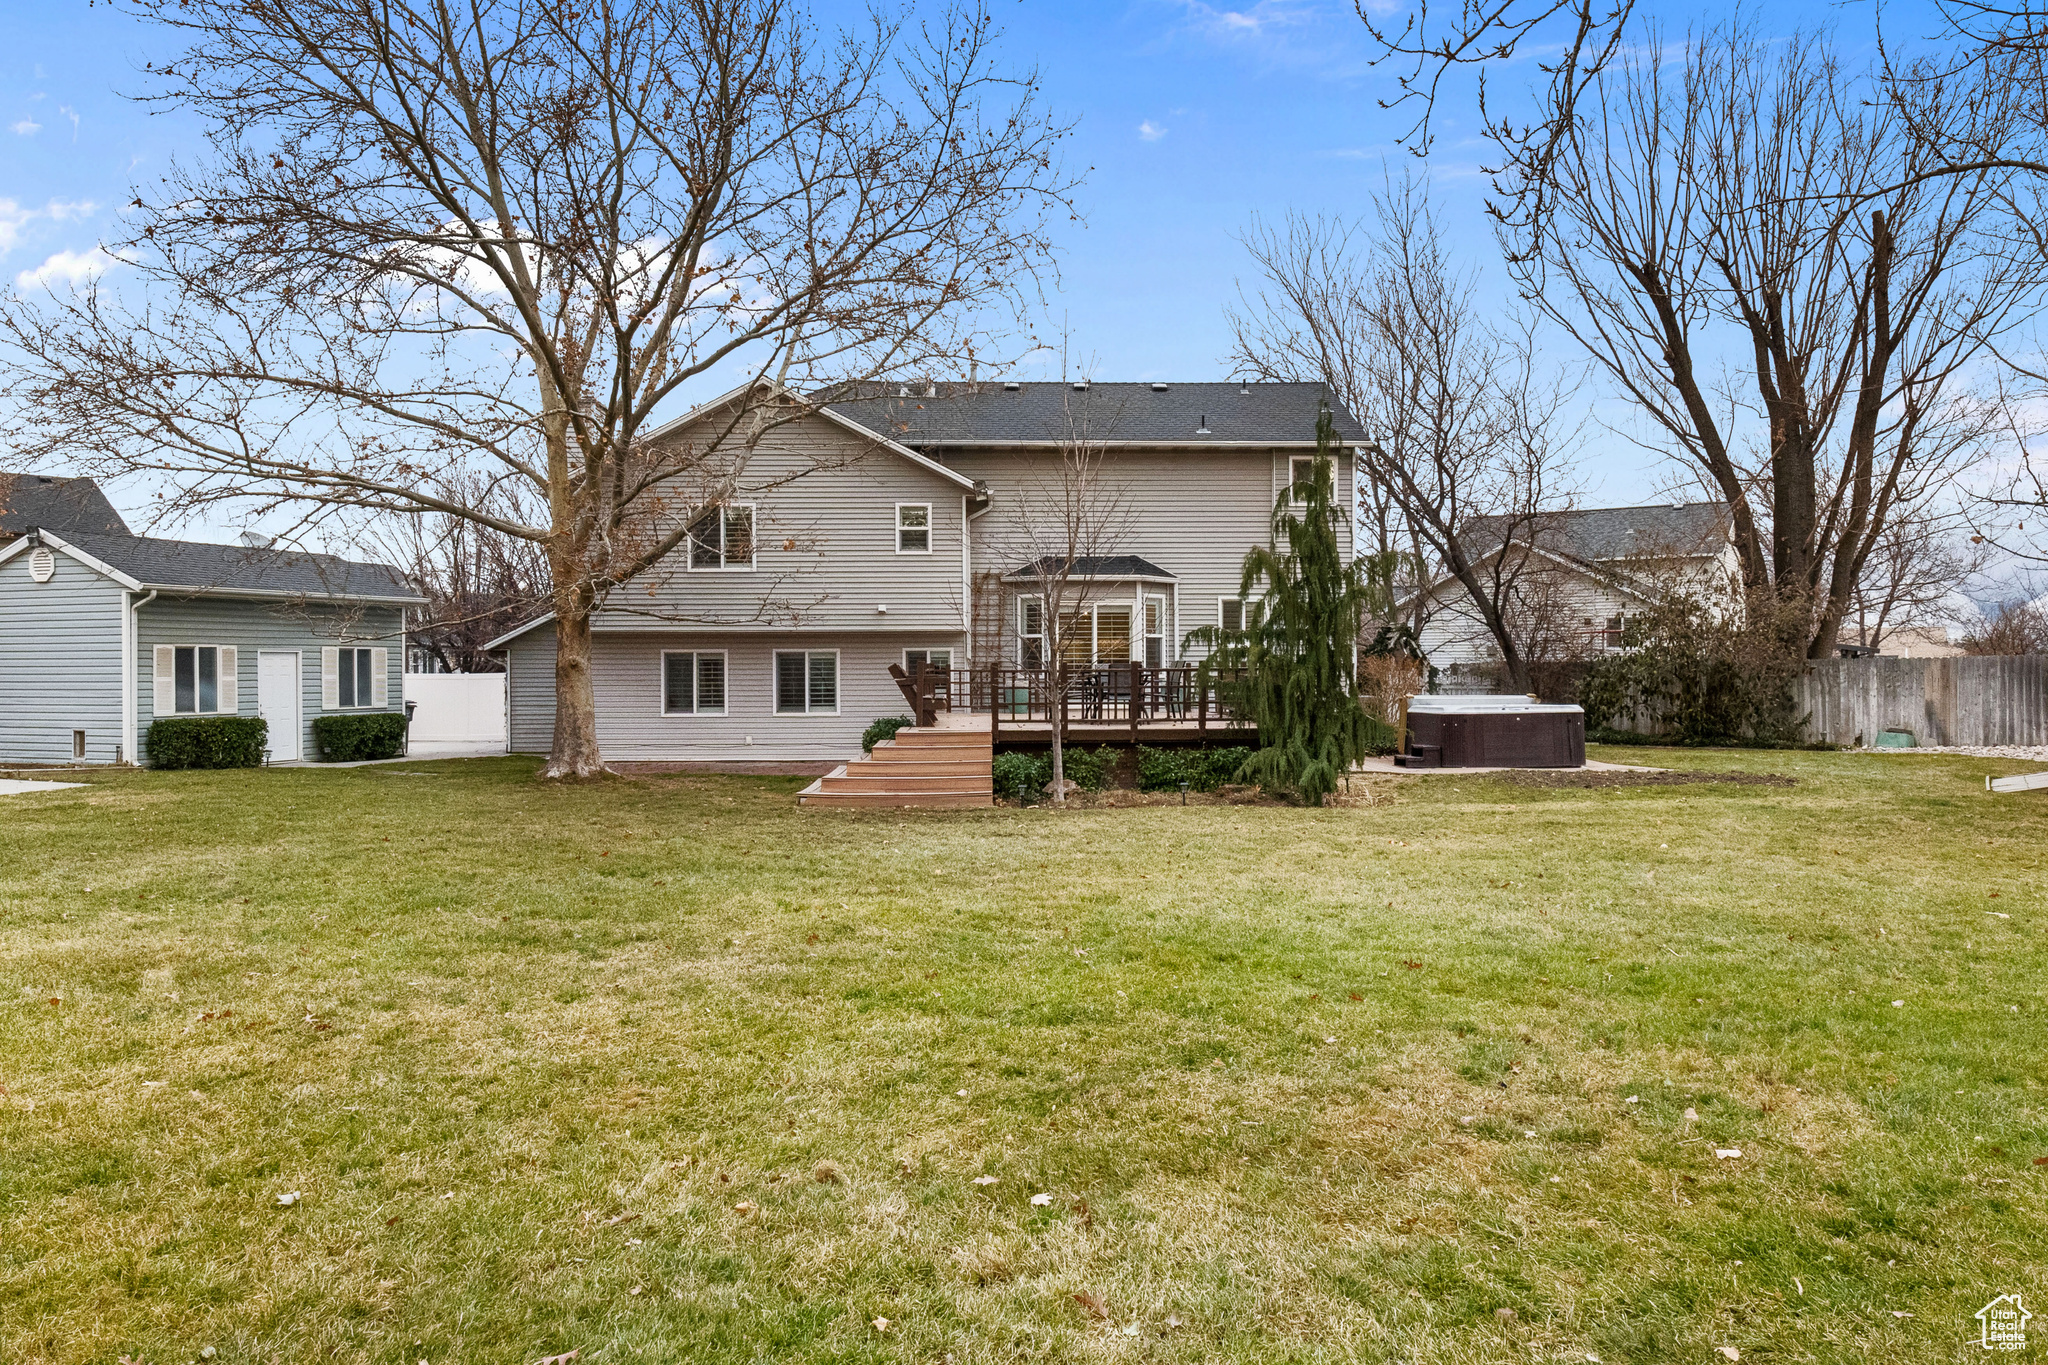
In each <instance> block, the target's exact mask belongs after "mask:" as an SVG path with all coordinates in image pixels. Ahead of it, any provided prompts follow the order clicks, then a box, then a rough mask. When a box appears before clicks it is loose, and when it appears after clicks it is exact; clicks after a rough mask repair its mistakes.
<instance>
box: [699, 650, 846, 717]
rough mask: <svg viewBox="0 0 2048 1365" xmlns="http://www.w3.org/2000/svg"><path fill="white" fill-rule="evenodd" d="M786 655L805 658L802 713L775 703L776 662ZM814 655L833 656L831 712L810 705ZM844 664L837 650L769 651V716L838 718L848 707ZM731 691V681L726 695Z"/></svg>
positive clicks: (727, 685) (727, 684) (727, 686)
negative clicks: (797, 655) (843, 709)
mask: <svg viewBox="0 0 2048 1365" xmlns="http://www.w3.org/2000/svg"><path fill="white" fill-rule="evenodd" d="M785 654H801V655H802V656H803V660H804V709H803V710H801V711H785V710H783V709H782V708H781V707H780V706H778V705H776V701H775V688H776V685H777V678H776V663H775V661H776V660H777V659H779V658H781V657H782V656H783V655H785ZM813 654H830V655H831V656H832V709H831V710H830V711H826V710H822V709H820V708H817V707H814V706H812V705H811V704H810V702H811V656H812V655H813ZM842 662H843V661H842V660H841V659H840V657H839V651H838V650H836V649H771V650H769V651H768V714H769V715H771V716H836V715H838V714H839V710H840V708H841V707H843V706H844V705H846V674H845V670H844V669H843V668H842V667H841V666H840V665H841V663H842ZM731 689H732V683H731V681H730V680H728V681H727V683H726V695H727V696H730V695H731Z"/></svg>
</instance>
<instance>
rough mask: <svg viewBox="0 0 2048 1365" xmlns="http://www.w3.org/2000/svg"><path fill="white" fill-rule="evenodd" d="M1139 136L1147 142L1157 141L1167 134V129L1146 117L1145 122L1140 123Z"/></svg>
mask: <svg viewBox="0 0 2048 1365" xmlns="http://www.w3.org/2000/svg"><path fill="white" fill-rule="evenodd" d="M1138 136H1139V137H1141V138H1143V139H1145V141H1147V142H1157V141H1159V139H1160V138H1163V137H1165V136H1166V130H1165V129H1164V128H1162V127H1160V126H1159V125H1158V124H1156V123H1154V122H1153V121H1152V120H1151V119H1146V120H1145V121H1144V122H1143V123H1141V124H1139V125H1138Z"/></svg>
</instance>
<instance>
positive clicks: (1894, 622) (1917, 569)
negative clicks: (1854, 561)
mask: <svg viewBox="0 0 2048 1365" xmlns="http://www.w3.org/2000/svg"><path fill="white" fill-rule="evenodd" d="M1990 560H1991V554H1990V551H1989V550H1988V549H1987V547H1986V546H1985V545H1984V543H1983V542H1982V540H1981V539H1980V540H1978V541H1976V542H1974V543H1973V542H1972V540H1971V538H1970V536H1969V527H1968V524H1967V522H1966V521H1965V519H1964V514H1963V512H1962V511H1961V510H1960V509H1956V508H1953V507H1947V506H1941V505H1937V504H1934V503H1932V502H1928V503H1924V504H1922V505H1920V506H1917V507H1911V508H1908V509H1906V510H1905V511H1904V512H1902V513H1900V514H1899V515H1898V516H1895V517H1893V518H1892V519H1891V521H1890V522H1889V523H1888V524H1887V525H1886V526H1885V528H1884V531H1883V534H1881V535H1880V536H1879V537H1878V541H1877V544H1876V545H1875V546H1874V547H1873V548H1872V550H1871V553H1870V556H1869V558H1868V559H1866V560H1865V561H1864V564H1863V575H1862V577H1860V578H1859V579H1857V581H1856V587H1855V590H1854V592H1853V594H1852V596H1851V599H1850V611H1849V615H1848V617H1847V619H1846V620H1844V622H1843V633H1844V634H1845V635H1848V636H1851V637H1853V640H1854V643H1856V644H1859V645H1867V646H1869V647H1870V648H1872V649H1879V648H1882V647H1883V645H1884V642H1885V640H1886V639H1887V638H1889V637H1890V636H1891V635H1893V634H1895V633H1896V632H1898V631H1902V630H1912V629H1915V628H1917V627H1923V626H1942V625H1948V624H1950V622H1951V621H1952V620H1953V618H1954V615H1955V613H1956V610H1957V605H1958V603H1959V602H1960V601H1961V600H1962V596H1963V593H1964V592H1965V591H1966V590H1967V588H1968V586H1969V585H1970V584H1971V583H1972V582H1974V581H1975V580H1977V579H1978V578H1979V577H1980V576H1981V575H1982V574H1983V573H1984V571H1985V569H1986V568H1987V567H1988V566H1989V564H1990Z"/></svg>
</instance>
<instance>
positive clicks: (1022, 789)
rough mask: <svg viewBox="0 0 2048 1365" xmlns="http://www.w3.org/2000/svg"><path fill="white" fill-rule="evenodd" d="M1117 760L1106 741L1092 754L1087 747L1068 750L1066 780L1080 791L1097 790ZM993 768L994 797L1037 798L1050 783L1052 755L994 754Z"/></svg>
mask: <svg viewBox="0 0 2048 1365" xmlns="http://www.w3.org/2000/svg"><path fill="white" fill-rule="evenodd" d="M1116 759H1117V754H1116V750H1114V749H1112V748H1110V747H1109V746H1108V745H1107V744H1105V745H1103V746H1102V747H1101V748H1100V749H1097V750H1095V751H1094V752H1093V753H1090V752H1089V751H1088V750H1086V749H1069V750H1067V753H1066V769H1067V781H1069V782H1072V783H1074V784H1076V785H1077V786H1079V787H1080V788H1081V790H1082V791H1090V792H1099V791H1101V790H1102V789H1103V788H1104V787H1106V786H1108V785H1109V776H1110V773H1111V771H1112V770H1113V769H1114V768H1115V767H1116ZM992 771H993V775H994V777H995V788H996V795H997V796H1000V797H1003V798H1005V799H1007V800H1011V801H1037V800H1039V799H1040V798H1042V797H1043V796H1044V795H1045V789H1046V788H1047V787H1049V786H1051V785H1052V755H1051V754H1049V753H1047V754H1017V753H1010V754H997V755H996V759H995V764H994V768H993V770H992Z"/></svg>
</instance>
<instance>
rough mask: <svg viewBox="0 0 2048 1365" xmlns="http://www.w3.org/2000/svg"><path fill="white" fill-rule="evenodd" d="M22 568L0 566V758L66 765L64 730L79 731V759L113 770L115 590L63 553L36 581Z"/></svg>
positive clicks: (117, 693) (117, 721)
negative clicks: (109, 765)
mask: <svg viewBox="0 0 2048 1365" xmlns="http://www.w3.org/2000/svg"><path fill="white" fill-rule="evenodd" d="M28 561H29V556H28V555H27V554H18V555H16V556H15V557H14V558H12V559H10V560H8V561H7V562H6V563H5V564H0V759H5V760H8V761H11V762H16V763H68V762H70V761H71V732H72V731H73V730H83V731H85V756H86V761H87V762H89V763H112V762H114V761H115V750H116V748H117V746H119V745H120V744H121V743H122V738H121V609H122V592H121V586H120V584H118V583H116V582H114V581H113V580H112V579H109V578H106V577H104V576H103V575H101V574H100V573H98V572H97V571H96V570H93V569H90V568H87V567H86V566H85V565H83V564H81V563H79V562H78V561H77V560H75V559H73V558H71V556H69V555H67V554H64V553H62V552H59V553H58V554H57V556H56V571H55V572H54V573H53V574H52V575H51V578H50V581H49V582H47V583H38V582H36V581H35V580H34V579H33V578H31V577H30V576H29V565H28ZM121 757H123V758H126V757H128V755H126V754H123V755H121Z"/></svg>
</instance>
